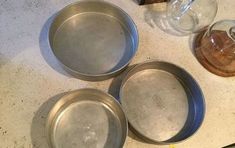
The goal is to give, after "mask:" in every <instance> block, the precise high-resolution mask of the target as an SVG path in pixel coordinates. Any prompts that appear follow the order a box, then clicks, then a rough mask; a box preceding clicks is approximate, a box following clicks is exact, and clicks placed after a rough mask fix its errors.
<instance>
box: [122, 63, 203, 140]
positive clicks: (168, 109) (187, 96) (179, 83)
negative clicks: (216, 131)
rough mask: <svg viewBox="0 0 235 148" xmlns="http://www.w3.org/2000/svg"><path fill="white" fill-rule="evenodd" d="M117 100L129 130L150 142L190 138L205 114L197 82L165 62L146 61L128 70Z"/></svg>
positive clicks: (184, 72) (183, 71)
mask: <svg viewBox="0 0 235 148" xmlns="http://www.w3.org/2000/svg"><path fill="white" fill-rule="evenodd" d="M120 101H121V104H122V106H123V110H124V112H125V114H126V117H127V119H128V121H129V123H130V127H131V129H132V130H133V132H134V133H135V134H136V135H137V136H139V137H140V138H142V139H143V140H145V141H147V142H149V143H154V144H172V143H178V142H181V141H183V140H185V139H187V138H189V137H191V136H192V135H193V134H194V133H195V132H196V131H197V130H198V129H199V127H200V126H201V124H202V122H203V119H204V114H205V103H204V97H203V93H202V91H201V89H200V87H199V85H198V84H197V82H196V81H195V80H194V79H193V77H192V76H191V75H190V74H189V73H187V72H186V71H185V70H183V69H182V68H180V67H178V66H176V65H173V64H170V63H167V62H159V61H150V62H146V63H143V64H139V65H137V66H135V67H134V68H133V69H131V70H130V71H129V72H128V74H127V75H126V77H125V78H124V80H123V83H122V87H121V90H120Z"/></svg>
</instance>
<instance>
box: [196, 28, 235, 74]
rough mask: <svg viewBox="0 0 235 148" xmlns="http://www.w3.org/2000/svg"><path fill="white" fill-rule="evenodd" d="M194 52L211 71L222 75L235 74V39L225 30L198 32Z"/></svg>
mask: <svg viewBox="0 0 235 148" xmlns="http://www.w3.org/2000/svg"><path fill="white" fill-rule="evenodd" d="M195 54H196V57H197V59H198V60H199V62H200V63H201V64H202V65H203V66H204V67H205V68H206V69H208V70H209V71H211V72H212V73H214V74H217V75H220V76H224V77H228V76H235V40H234V39H233V38H232V37H231V36H228V34H227V32H226V31H220V30H213V31H211V32H210V35H208V34H204V33H201V34H199V35H198V36H197V38H196V42H195Z"/></svg>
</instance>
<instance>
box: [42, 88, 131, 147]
mask: <svg viewBox="0 0 235 148" xmlns="http://www.w3.org/2000/svg"><path fill="white" fill-rule="evenodd" d="M127 131H128V124H127V119H126V117H125V114H124V112H123V110H122V108H121V105H120V104H119V103H118V102H117V101H116V100H115V98H113V97H112V96H111V95H108V94H107V93H105V92H102V91H99V90H96V89H81V90H77V91H73V92H71V93H69V94H68V95H65V96H64V97H62V98H61V99H60V100H59V101H58V102H57V103H56V104H55V106H54V107H53V108H52V110H51V111H50V113H49V115H48V119H47V124H46V133H47V137H48V142H49V145H50V147H51V148H78V147H79V148H121V147H122V146H123V145H124V143H125V140H126V136H127Z"/></svg>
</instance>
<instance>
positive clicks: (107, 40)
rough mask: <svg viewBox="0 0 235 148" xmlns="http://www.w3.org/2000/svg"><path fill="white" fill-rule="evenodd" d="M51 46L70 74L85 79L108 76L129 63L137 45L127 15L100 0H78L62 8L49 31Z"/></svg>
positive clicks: (99, 78)
mask: <svg viewBox="0 0 235 148" xmlns="http://www.w3.org/2000/svg"><path fill="white" fill-rule="evenodd" d="M49 42H50V46H51V49H52V51H53V53H54V55H55V56H56V58H57V59H58V61H59V62H60V63H61V65H62V66H63V68H64V69H65V70H67V71H68V72H69V73H70V74H72V75H74V76H76V77H78V78H80V79H83V80H89V81H98V80H104V79H108V78H110V77H113V76H115V75H117V74H119V73H120V72H121V71H122V70H124V68H125V67H126V66H127V65H128V64H129V63H130V61H131V60H132V58H133V57H134V56H135V54H136V51H137V48H138V42H139V41H138V31H137V28H136V25H135V24H134V22H133V20H132V19H131V17H130V16H129V15H128V14H127V13H126V12H124V11H123V10H122V9H120V8H119V7H117V6H115V5H113V4H111V3H108V2H104V1H92V0H89V1H88V0H87V1H78V2H75V3H73V4H70V5H68V6H67V7H65V8H64V9H62V10H61V11H60V12H59V13H58V14H57V16H56V17H55V18H54V20H53V22H52V24H51V27H50V30H49Z"/></svg>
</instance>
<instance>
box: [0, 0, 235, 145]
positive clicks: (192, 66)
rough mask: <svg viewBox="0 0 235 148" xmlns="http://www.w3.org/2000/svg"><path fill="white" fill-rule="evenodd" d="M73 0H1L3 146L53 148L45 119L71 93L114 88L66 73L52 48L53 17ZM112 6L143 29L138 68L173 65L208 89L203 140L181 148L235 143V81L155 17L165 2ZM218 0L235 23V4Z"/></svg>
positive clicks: (124, 1)
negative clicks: (151, 62)
mask: <svg viewBox="0 0 235 148" xmlns="http://www.w3.org/2000/svg"><path fill="white" fill-rule="evenodd" d="M73 1H74V0H1V1H0V148H48V146H47V144H46V140H45V136H44V126H45V119H46V115H47V113H48V111H49V110H50V108H51V107H52V105H53V104H54V102H55V101H56V100H57V99H58V98H59V97H60V96H61V95H63V93H64V92H67V91H70V90H75V89H79V88H85V87H91V88H99V89H101V90H104V91H106V92H108V91H109V89H110V88H109V86H110V84H111V83H112V79H110V80H107V81H102V82H85V81H82V80H79V79H76V78H73V77H72V76H70V75H68V74H66V72H64V71H63V70H62V69H61V68H60V66H59V65H58V64H57V62H56V60H55V58H54V57H53V56H52V53H51V52H50V50H49V47H48V44H47V41H46V34H47V30H48V24H49V23H48V22H49V21H50V19H49V18H50V17H51V16H52V15H53V14H55V13H56V12H57V11H58V10H60V9H61V8H63V7H64V6H66V5H67V4H69V3H71V2H73ZM110 1H111V2H113V3H114V4H116V5H118V6H120V7H121V8H122V9H124V10H125V11H126V12H127V13H128V14H130V16H131V17H132V18H133V20H134V21H135V23H136V25H137V27H138V30H139V35H140V44H139V50H138V53H137V55H136V57H135V59H134V60H133V62H132V64H134V63H139V62H143V61H145V60H148V59H158V60H165V61H168V62H172V63H174V64H177V65H180V66H181V67H183V68H185V69H186V70H187V71H188V72H189V73H191V74H192V75H193V77H194V78H195V79H196V80H197V81H198V83H199V84H200V86H201V88H202V89H203V92H204V95H205V98H206V105H207V112H206V118H205V121H204V124H203V125H202V127H201V129H200V130H199V131H198V132H197V134H196V135H194V136H193V137H192V138H190V139H188V140H187V141H184V142H182V143H180V144H176V145H175V147H176V148H220V147H222V146H225V145H228V144H231V143H233V142H235V126H234V125H235V105H234V104H235V78H223V77H218V76H216V75H213V74H211V73H209V72H208V71H207V70H205V69H204V68H203V67H202V66H201V65H200V64H199V62H198V61H197V60H196V58H195V57H194V55H193V53H192V51H191V49H190V44H191V39H192V37H191V36H190V37H176V36H173V35H170V34H169V33H166V32H169V30H168V29H167V28H164V27H163V26H161V25H162V24H160V23H159V21H158V19H164V18H159V16H157V14H158V13H156V12H154V11H156V10H157V11H159V5H151V6H141V7H139V6H138V5H137V4H136V3H135V2H134V0H110ZM218 2H219V11H218V15H217V17H216V20H220V19H225V18H226V19H235V13H234V10H235V2H234V1H231V0H218ZM160 10H161V9H160ZM159 13H160V12H159ZM48 19H49V20H48ZM160 28H161V29H160ZM163 30H165V32H164V31H163ZM125 147H127V148H154V147H156V148H157V147H159V148H168V147H169V146H155V145H149V144H145V143H142V142H139V141H138V140H136V138H135V137H134V136H133V135H132V134H131V133H130V136H129V137H128V139H127V142H126V145H125Z"/></svg>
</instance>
